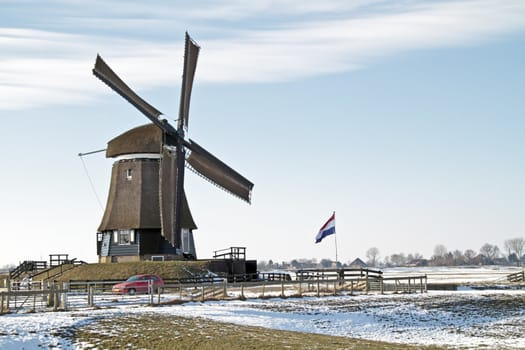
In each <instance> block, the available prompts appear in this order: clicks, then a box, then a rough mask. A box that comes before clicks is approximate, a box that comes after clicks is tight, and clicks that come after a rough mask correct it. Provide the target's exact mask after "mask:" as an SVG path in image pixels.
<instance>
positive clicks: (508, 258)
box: [258, 237, 525, 271]
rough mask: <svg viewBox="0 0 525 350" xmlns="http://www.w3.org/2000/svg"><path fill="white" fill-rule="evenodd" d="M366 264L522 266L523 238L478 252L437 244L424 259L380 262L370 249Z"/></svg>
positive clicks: (265, 265)
mask: <svg viewBox="0 0 525 350" xmlns="http://www.w3.org/2000/svg"><path fill="white" fill-rule="evenodd" d="M351 264H352V261H348V262H346V263H341V262H339V261H337V262H336V261H333V260H330V259H321V260H317V259H293V260H291V261H281V262H277V261H273V260H268V261H258V269H259V271H269V270H276V269H283V270H285V269H295V270H299V269H312V268H334V267H336V268H341V267H349V266H350V265H351ZM366 264H367V265H368V266H369V267H397V266H466V265H516V266H524V265H525V238H522V237H521V238H511V239H507V240H506V241H505V242H504V246H503V250H501V249H500V248H499V247H498V246H497V245H493V244H490V243H485V244H483V245H482V246H481V248H479V250H478V251H475V250H472V249H467V250H464V251H460V250H458V249H456V250H452V251H449V250H448V249H447V247H445V246H444V245H442V244H438V245H436V246H435V247H434V254H433V255H432V256H431V257H430V258H425V257H423V255H421V254H419V253H409V254H405V253H395V254H391V255H388V256H385V257H383V258H382V259H381V254H380V251H379V248H377V247H371V248H370V249H368V250H367V251H366Z"/></svg>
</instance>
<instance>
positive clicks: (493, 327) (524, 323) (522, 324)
mask: <svg viewBox="0 0 525 350" xmlns="http://www.w3.org/2000/svg"><path fill="white" fill-rule="evenodd" d="M462 271H463V270H462ZM406 272H407V271H404V272H403V274H406ZM434 272H436V271H434ZM444 272H446V271H442V272H439V273H440V274H441V275H442V274H443V273H444ZM489 272H490V271H489ZM385 273H387V272H385ZM388 273H399V271H394V272H390V271H389V272H388ZM415 273H421V271H417V272H415ZM487 273H488V272H487V271H482V270H479V269H478V270H476V271H471V275H474V274H477V276H478V278H479V276H480V275H486V274H487ZM497 274H499V272H498V273H497ZM429 278H430V277H429ZM457 278H459V277H457ZM472 278H473V277H472ZM472 278H471V276H470V277H469V278H468V280H472ZM493 278H500V277H494V275H493V274H491V277H490V279H493ZM481 282H482V283H481V284H485V282H486V283H489V282H488V281H486V280H482V281H481ZM497 282H498V280H493V281H492V282H491V283H492V284H496V285H497ZM142 297H144V298H147V296H142ZM170 298H171V299H176V298H177V296H176V295H170V294H166V295H163V299H166V300H169V299H170ZM107 305H110V306H109V307H104V306H102V307H101V308H97V309H88V308H85V309H80V310H76V311H70V312H45V313H21V314H8V315H3V316H0V349H42V348H50V347H56V348H61V349H82V345H80V344H74V343H72V341H71V339H70V338H69V335H70V334H72V331H73V330H75V329H78V328H81V327H82V326H84V325H87V324H91V325H92V326H95V327H96V322H97V321H98V320H100V319H104V318H114V319H116V318H118V317H119V316H122V315H126V314H135V313H140V314H147V313H152V314H153V313H161V314H164V315H166V314H167V315H176V316H183V317H204V318H209V319H212V320H215V321H220V322H230V323H236V324H240V325H253V326H261V327H267V328H274V329H281V330H292V331H301V332H310V333H322V334H328V335H340V336H348V337H355V338H363V339H372V340H382V341H388V342H396V343H410V344H435V345H445V346H450V347H453V348H468V349H480V348H485V349H525V336H524V335H525V289H514V290H512V289H508V290H490V289H485V290H469V289H468V288H463V290H461V291H450V292H444V291H430V292H428V293H426V294H390V295H386V294H385V295H379V294H371V295H357V296H334V297H321V298H313V297H305V298H288V299H281V298H273V299H266V300H259V299H248V300H247V301H220V302H219V301H215V302H206V303H200V302H192V303H186V304H182V305H170V306H162V307H147V306H137V305H129V304H127V305H126V304H123V303H121V302H117V303H115V302H113V303H108V304H107Z"/></svg>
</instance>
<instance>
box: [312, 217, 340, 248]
mask: <svg viewBox="0 0 525 350" xmlns="http://www.w3.org/2000/svg"><path fill="white" fill-rule="evenodd" d="M334 233H335V212H334V213H333V214H332V216H331V217H330V219H328V221H327V222H326V223H325V224H324V225H323V227H321V229H320V230H319V233H318V234H317V236H315V243H319V242H321V241H322V240H323V238H325V237H326V236H330V235H333V234H334Z"/></svg>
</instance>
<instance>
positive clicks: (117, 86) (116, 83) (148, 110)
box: [93, 55, 176, 135]
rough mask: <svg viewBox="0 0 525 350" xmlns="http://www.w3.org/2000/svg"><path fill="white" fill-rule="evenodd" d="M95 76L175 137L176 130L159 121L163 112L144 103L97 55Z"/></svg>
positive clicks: (94, 69)
mask: <svg viewBox="0 0 525 350" xmlns="http://www.w3.org/2000/svg"><path fill="white" fill-rule="evenodd" d="M93 74H94V75H95V76H96V77H97V78H99V79H100V80H102V81H103V82H104V83H106V84H107V85H108V86H109V87H110V88H112V89H113V91H115V92H117V93H118V94H119V95H120V96H122V97H124V98H125V99H126V100H127V101H128V102H129V103H131V104H132V105H133V106H135V108H137V109H138V110H139V111H141V112H142V114H144V115H145V116H146V117H148V119H149V120H151V121H152V122H153V123H154V124H155V125H157V126H158V127H159V128H161V129H162V130H163V131H164V132H166V133H168V134H170V135H174V134H175V133H176V130H175V129H174V128H173V127H172V126H171V125H170V124H168V123H166V122H164V121H162V120H160V119H159V116H160V115H162V112H161V111H159V110H158V109H156V108H155V107H153V106H152V105H150V104H149V103H147V102H146V101H144V100H143V99H142V98H141V97H140V96H139V95H137V94H136V93H135V91H133V90H132V89H131V88H130V87H129V86H128V85H127V84H126V83H124V81H122V79H120V77H119V76H118V75H117V74H116V73H115V72H114V71H113V70H112V69H111V68H110V67H109V66H108V65H107V63H106V62H104V60H103V59H102V57H100V55H97V60H96V61H95V67H94V68H93Z"/></svg>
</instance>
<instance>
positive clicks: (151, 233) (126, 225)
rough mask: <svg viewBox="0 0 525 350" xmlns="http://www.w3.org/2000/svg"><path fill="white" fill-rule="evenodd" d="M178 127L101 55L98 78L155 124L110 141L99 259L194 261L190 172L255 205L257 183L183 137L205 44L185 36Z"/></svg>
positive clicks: (194, 227)
mask: <svg viewBox="0 0 525 350" xmlns="http://www.w3.org/2000/svg"><path fill="white" fill-rule="evenodd" d="M185 43H186V45H185V54H184V72H183V82H182V89H181V100H180V109H179V118H178V123H177V128H174V127H173V126H172V125H171V124H169V123H168V122H167V121H166V120H165V119H163V118H162V117H161V116H162V113H161V112H160V111H159V110H157V109H156V108H155V107H153V106H151V105H150V104H148V103H147V102H146V101H144V100H143V99H142V98H140V97H139V96H138V95H137V94H136V93H135V92H134V91H133V90H131V89H130V88H129V87H128V86H127V85H126V84H125V83H124V82H123V81H122V80H121V79H120V78H119V77H118V76H117V75H116V74H115V73H114V72H113V70H112V69H111V68H110V67H109V66H108V65H107V64H106V63H105V62H104V61H103V60H102V58H101V57H100V56H97V60H96V63H95V68H94V69H93V74H95V76H97V77H98V78H99V79H101V80H102V81H103V82H105V83H106V84H107V85H109V86H110V87H111V88H112V89H113V90H114V91H116V92H117V93H119V94H120V95H121V96H122V97H124V98H125V99H126V100H128V102H130V103H131V104H132V105H134V106H135V107H136V108H137V109H138V110H139V111H141V112H142V113H143V114H144V115H145V116H146V117H147V118H148V119H149V120H150V121H151V122H152V123H151V124H146V125H143V126H140V127H137V128H134V129H131V130H128V131H126V132H124V133H123V134H121V135H119V136H118V137H116V138H114V139H113V140H111V141H110V142H109V143H108V148H107V151H106V157H108V158H114V159H115V162H114V164H113V169H112V175H111V185H110V190H109V196H108V202H107V205H106V210H105V212H104V216H103V219H102V222H101V224H100V227H99V229H98V234H97V235H98V245H97V250H98V255H99V260H100V261H101V262H110V261H128V260H143V259H151V258H156V257H157V258H160V259H176V258H179V257H181V256H186V257H196V250H195V244H194V239H193V230H194V229H196V228H197V226H196V225H195V222H194V221H193V218H192V215H191V212H190V210H189V206H188V202H187V199H186V196H185V193H184V169H185V167H189V168H191V169H192V170H193V171H195V172H197V173H198V174H200V175H201V176H202V177H204V178H205V179H207V180H208V181H210V182H212V183H213V184H215V185H217V186H218V187H220V188H222V189H224V190H226V191H227V192H230V193H231V194H233V195H235V196H237V197H239V198H241V199H243V200H245V201H247V202H250V197H251V190H252V188H253V184H252V183H251V182H250V181H248V180H247V179H246V178H244V177H243V176H242V175H240V174H239V173H237V172H236V171H235V170H233V169H232V168H230V167H229V166H228V165H226V164H225V163H223V162H222V161H221V160H219V159H218V158H216V157H215V156H213V155H212V154H211V153H209V152H208V151H206V150H205V149H204V148H202V147H201V146H199V145H198V144H197V143H196V142H195V141H193V140H191V139H185V137H184V134H185V130H187V127H188V112H189V102H190V95H191V89H192V86H193V77H194V74H195V68H196V65H197V57H198V53H199V46H197V45H196V44H195V43H194V42H193V41H192V40H191V38H190V37H189V35H188V34H187V33H186V42H185Z"/></svg>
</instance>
